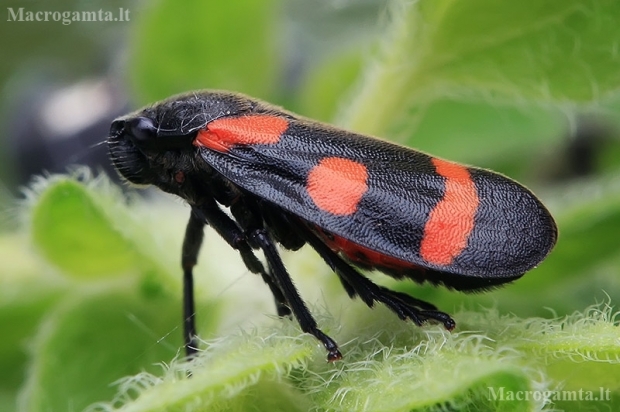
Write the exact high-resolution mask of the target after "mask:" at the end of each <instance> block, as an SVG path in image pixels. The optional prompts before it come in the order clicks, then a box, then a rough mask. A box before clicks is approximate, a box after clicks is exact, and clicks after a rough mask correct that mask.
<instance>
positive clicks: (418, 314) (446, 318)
mask: <svg viewBox="0 0 620 412" xmlns="http://www.w3.org/2000/svg"><path fill="white" fill-rule="evenodd" d="M305 238H306V241H307V242H308V243H309V244H310V245H311V246H312V247H313V248H314V250H316V251H317V253H318V254H319V255H320V256H321V257H322V258H323V260H325V262H326V263H327V264H328V265H329V266H330V267H331V268H332V269H333V270H334V271H335V272H336V274H337V275H338V277H339V278H340V280H341V282H342V284H343V285H344V286H345V289H346V290H347V292H348V293H349V295H350V296H355V295H357V296H359V297H360V299H361V300H362V301H364V303H366V305H368V306H369V307H373V306H374V304H375V302H380V303H383V304H384V305H386V306H387V307H388V308H390V310H392V312H394V313H396V315H397V316H398V317H399V318H401V319H403V320H406V319H410V320H412V321H413V322H414V323H415V324H416V325H418V326H420V325H422V324H423V323H425V322H426V321H428V320H435V321H438V322H440V323H442V324H443V325H444V327H445V328H446V329H448V330H452V329H454V326H455V322H454V320H453V319H452V318H451V317H450V315H448V314H447V313H444V312H441V311H439V310H437V308H436V307H435V306H434V305H432V304H430V303H428V302H425V301H423V300H420V299H416V298H414V297H412V296H409V295H407V294H405V293H401V292H396V291H393V290H390V289H387V288H385V287H383V286H379V285H376V284H375V283H373V282H372V281H371V280H370V279H368V278H367V277H365V276H363V275H362V274H360V273H359V272H358V271H357V270H356V269H355V268H353V267H352V266H351V265H350V264H349V263H347V262H346V261H344V260H343V259H342V258H341V257H340V256H339V255H338V254H337V253H336V252H334V251H333V250H331V249H330V248H329V247H328V246H327V245H325V243H323V242H322V241H321V240H320V239H319V238H318V237H317V236H316V235H315V234H314V233H312V232H311V231H310V230H306V231H305ZM350 290H353V291H354V292H355V293H354V294H352V293H351V292H350Z"/></svg>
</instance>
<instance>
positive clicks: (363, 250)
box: [317, 231, 421, 269]
mask: <svg viewBox="0 0 620 412" xmlns="http://www.w3.org/2000/svg"><path fill="white" fill-rule="evenodd" d="M317 233H318V235H319V236H320V237H321V239H323V241H324V242H325V244H326V245H327V246H329V248H330V249H331V250H333V251H334V252H340V253H342V254H343V255H345V256H346V257H347V259H349V260H350V261H351V262H354V263H356V264H360V265H363V266H367V267H371V268H388V269H414V268H415V269H421V268H420V266H418V265H416V264H414V263H411V262H407V261H405V260H401V259H397V258H395V257H392V256H388V255H385V254H383V253H381V252H377V251H376V250H372V249H369V248H367V247H364V246H361V245H359V244H357V243H355V242H351V241H350V240H347V239H345V238H342V237H340V236H336V235H330V236H327V235H325V234H324V233H322V232H321V231H318V232H317Z"/></svg>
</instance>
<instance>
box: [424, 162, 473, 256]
mask: <svg viewBox="0 0 620 412" xmlns="http://www.w3.org/2000/svg"><path fill="white" fill-rule="evenodd" d="M432 161H433V164H434V165H435V169H436V171H437V173H439V174H440V175H441V176H443V177H444V178H445V179H446V188H445V194H444V196H443V199H441V201H440V202H439V203H438V204H437V205H436V206H435V207H434V208H433V210H431V213H430V215H429V217H428V220H427V222H426V225H425V226H424V237H423V238H422V242H421V244H420V255H421V256H422V258H423V259H424V260H426V261H427V262H429V263H434V264H436V265H449V264H450V263H452V261H453V260H454V258H456V257H457V256H458V255H459V254H460V253H461V252H462V251H463V249H465V247H466V246H467V239H468V238H469V235H470V233H471V231H472V230H473V228H474V218H475V216H476V210H477V209H478V204H479V203H480V201H479V199H478V193H477V192H476V185H475V183H474V181H473V180H472V179H471V175H470V174H469V171H468V170H467V168H466V167H465V166H462V165H458V164H456V163H451V162H447V161H445V160H441V159H436V158H433V160H432Z"/></svg>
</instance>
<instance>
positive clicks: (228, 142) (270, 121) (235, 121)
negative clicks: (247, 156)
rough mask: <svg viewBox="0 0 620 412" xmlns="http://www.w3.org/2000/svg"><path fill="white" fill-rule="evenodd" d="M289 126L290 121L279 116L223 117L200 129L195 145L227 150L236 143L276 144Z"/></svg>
mask: <svg viewBox="0 0 620 412" xmlns="http://www.w3.org/2000/svg"><path fill="white" fill-rule="evenodd" d="M287 128H288V121H287V120H286V119H284V118H282V117H278V116H268V115H263V116H261V115H253V116H241V117H222V118H221V119H217V120H213V121H212V122H210V123H209V124H207V127H206V128H205V129H203V130H200V131H199V132H198V135H197V136H196V139H195V140H194V145H195V146H204V147H208V148H209V149H212V150H215V151H218V152H227V151H228V150H229V149H230V148H231V147H232V146H235V145H255V144H276V143H278V142H279V141H280V137H282V133H284V132H285V131H286V129H287Z"/></svg>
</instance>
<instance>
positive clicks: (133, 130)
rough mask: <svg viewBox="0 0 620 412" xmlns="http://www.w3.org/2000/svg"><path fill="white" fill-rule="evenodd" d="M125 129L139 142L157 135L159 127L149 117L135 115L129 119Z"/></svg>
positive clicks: (144, 141)
mask: <svg viewBox="0 0 620 412" xmlns="http://www.w3.org/2000/svg"><path fill="white" fill-rule="evenodd" d="M125 131H126V132H129V136H130V138H131V139H132V140H134V141H135V142H137V143H146V142H147V141H149V140H150V139H153V138H155V137H156V136H157V128H156V127H155V125H154V124H153V121H152V120H151V119H149V118H148V117H135V118H133V119H129V120H127V122H126V123H125Z"/></svg>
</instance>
